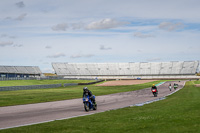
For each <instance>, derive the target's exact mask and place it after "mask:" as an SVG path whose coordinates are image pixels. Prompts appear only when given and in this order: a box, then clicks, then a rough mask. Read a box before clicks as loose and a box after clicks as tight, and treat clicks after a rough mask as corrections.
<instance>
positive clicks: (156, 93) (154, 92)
mask: <svg viewBox="0 0 200 133" xmlns="http://www.w3.org/2000/svg"><path fill="white" fill-rule="evenodd" d="M151 91H152V93H153V95H154V97H157V95H158V92H157V90H156V89H152V90H151Z"/></svg>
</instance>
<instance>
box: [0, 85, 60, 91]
mask: <svg viewBox="0 0 200 133" xmlns="http://www.w3.org/2000/svg"><path fill="white" fill-rule="evenodd" d="M61 86H62V84H48V85H28V86H4V87H0V91H16V90H31V89H48V88H58V87H61Z"/></svg>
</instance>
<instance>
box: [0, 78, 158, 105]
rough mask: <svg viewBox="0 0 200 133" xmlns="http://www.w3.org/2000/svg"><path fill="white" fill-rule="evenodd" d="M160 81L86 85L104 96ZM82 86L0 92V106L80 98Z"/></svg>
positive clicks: (148, 85)
mask: <svg viewBox="0 0 200 133" xmlns="http://www.w3.org/2000/svg"><path fill="white" fill-rule="evenodd" d="M159 82H162V81H154V82H149V83H145V84H138V85H128V86H109V87H103V86H95V85H88V86H87V87H88V88H89V89H90V90H91V91H92V93H93V94H94V95H96V96H99V95H106V94H112V93H119V92H127V91H134V90H139V89H143V88H148V87H150V86H151V85H152V84H153V83H154V84H157V83H159ZM83 87H84V86H82V85H80V86H69V87H60V88H52V89H33V90H18V91H2V92H0V106H1V107H2V106H11V105H22V104H30V103H41V102H50V101H59V100H67V99H74V98H81V97H82V94H83V89H82V88H83Z"/></svg>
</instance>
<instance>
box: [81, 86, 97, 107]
mask: <svg viewBox="0 0 200 133" xmlns="http://www.w3.org/2000/svg"><path fill="white" fill-rule="evenodd" d="M88 95H89V97H90V99H91V101H92V102H93V103H94V104H95V98H94V96H93V95H92V92H91V91H90V90H88V88H87V87H83V97H85V96H88Z"/></svg>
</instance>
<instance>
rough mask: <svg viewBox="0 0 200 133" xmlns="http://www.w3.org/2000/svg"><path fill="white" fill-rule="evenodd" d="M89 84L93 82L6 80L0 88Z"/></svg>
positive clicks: (1, 83) (0, 84)
mask: <svg viewBox="0 0 200 133" xmlns="http://www.w3.org/2000/svg"><path fill="white" fill-rule="evenodd" d="M89 82H94V80H7V81H0V86H25V85H44V84H60V83H61V84H64V83H89Z"/></svg>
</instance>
